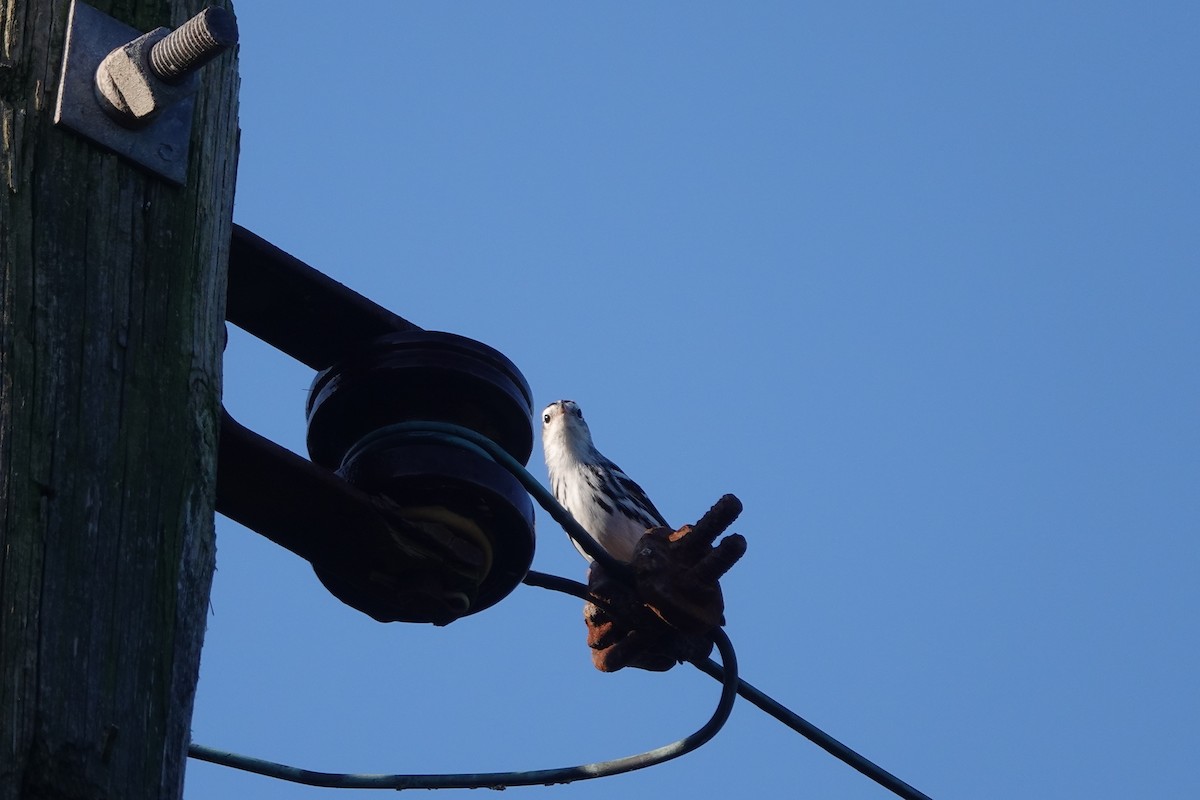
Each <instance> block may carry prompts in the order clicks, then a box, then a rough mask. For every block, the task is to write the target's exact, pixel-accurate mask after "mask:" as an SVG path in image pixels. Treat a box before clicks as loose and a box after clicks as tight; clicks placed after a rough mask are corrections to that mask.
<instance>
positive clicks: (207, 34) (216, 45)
mask: <svg viewBox="0 0 1200 800" xmlns="http://www.w3.org/2000/svg"><path fill="white" fill-rule="evenodd" d="M237 40H238V29H237V20H236V19H235V18H234V16H233V14H231V13H229V12H228V11H226V10H225V9H223V8H218V7H216V6H213V7H210V8H206V9H204V10H203V11H201V12H200V13H199V14H197V15H196V16H194V17H192V18H191V19H189V20H188V21H187V22H185V23H183V24H182V25H180V26H179V27H178V28H176V29H175V30H173V31H171V33H170V34H168V35H167V36H166V37H165V38H163V39H162V41H160V42H158V43H157V44H156V45H154V47H152V48H151V49H150V68H151V69H153V70H154V74H155V75H157V76H158V77H160V78H162V79H163V80H164V81H166V82H167V83H175V82H178V81H180V80H182V79H183V78H184V77H186V76H187V75H188V74H190V73H192V72H195V71H196V70H198V69H200V68H201V67H203V66H204V65H205V64H207V63H208V62H209V61H212V60H213V59H214V58H216V57H217V56H219V55H220V54H221V53H223V52H225V50H227V49H228V48H230V47H232V46H233V45H235V44H237Z"/></svg>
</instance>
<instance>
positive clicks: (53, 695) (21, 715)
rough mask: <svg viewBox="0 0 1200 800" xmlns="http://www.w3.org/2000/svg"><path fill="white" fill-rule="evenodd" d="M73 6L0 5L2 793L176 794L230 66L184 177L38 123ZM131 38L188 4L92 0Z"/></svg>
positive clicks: (217, 336) (223, 208) (187, 696)
mask: <svg viewBox="0 0 1200 800" xmlns="http://www.w3.org/2000/svg"><path fill="white" fill-rule="evenodd" d="M69 5H70V4H69V2H68V0H0V140H2V144H3V151H2V153H0V537H3V538H2V541H0V600H2V603H3V605H2V607H0V800H12V799H13V798H21V800H33V799H34V798H72V800H90V799H91V798H110V799H113V800H115V798H120V799H121V800H137V799H139V798H154V800H159V799H160V798H169V799H170V798H178V797H180V796H181V795H182V786H183V772H184V763H185V759H186V749H187V745H188V739H189V726H190V722H191V715H192V701H193V697H194V694H195V687H196V678H197V672H198V669H199V660H200V646H201V642H202V640H203V634H204V625H205V616H206V614H207V610H208V597H209V588H210V585H211V578H212V571H213V563H214V555H215V546H214V539H213V502H214V485H215V474H216V436H217V429H218V421H219V418H220V414H219V410H220V392H221V349H222V321H223V317H224V308H225V297H224V294H225V264H226V260H227V251H228V246H229V238H230V227H231V222H232V208H233V190H234V180H235V174H236V158H237V92H238V78H237V68H236V59H235V57H234V56H233V55H231V54H226V55H224V56H222V57H221V58H219V59H217V60H216V61H214V62H213V63H212V64H210V65H209V66H208V67H206V68H205V69H204V71H203V72H202V79H201V89H200V91H199V94H198V96H197V99H196V106H195V116H194V124H193V127H192V129H191V153H190V163H189V167H188V173H187V183H186V185H185V186H183V187H180V186H176V185H173V184H172V183H170V182H168V181H164V180H163V179H162V178H160V177H158V176H155V175H152V174H149V173H147V172H143V171H141V170H140V169H139V168H138V167H136V166H134V165H132V164H131V163H130V162H128V161H126V160H124V159H121V158H119V157H117V156H115V155H112V154H110V153H108V152H107V151H105V150H104V149H103V148H101V147H99V146H97V145H96V144H94V143H92V142H90V141H87V140H86V139H84V138H82V137H80V136H78V135H76V134H74V133H72V132H70V131H68V130H66V129H65V128H62V127H56V126H55V125H54V111H55V99H56V94H57V90H58V72H59V67H60V64H61V62H62V56H63V45H64V32H65V29H66V23H67V17H68V8H69ZM93 5H95V6H97V7H98V8H99V9H100V10H101V11H104V12H106V13H109V14H112V15H113V16H116V17H118V18H119V19H120V20H121V21H122V22H124V23H126V24H128V25H130V26H133V27H135V28H137V29H138V30H139V31H149V30H151V29H153V28H156V27H158V26H160V25H165V26H167V27H175V26H178V25H179V24H181V23H182V22H183V21H184V20H186V19H188V18H189V17H191V16H192V15H194V14H195V13H197V12H198V11H199V10H200V9H201V7H202V5H201V3H199V2H194V1H193V0H123V1H122V2H120V3H115V2H108V0H94V2H93Z"/></svg>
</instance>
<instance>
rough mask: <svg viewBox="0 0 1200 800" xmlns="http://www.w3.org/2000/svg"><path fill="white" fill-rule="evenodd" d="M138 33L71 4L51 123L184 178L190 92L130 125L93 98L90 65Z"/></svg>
mask: <svg viewBox="0 0 1200 800" xmlns="http://www.w3.org/2000/svg"><path fill="white" fill-rule="evenodd" d="M141 35H142V32H141V31H139V30H136V29H134V28H131V27H129V26H128V25H126V24H125V23H123V22H119V21H118V20H115V19H113V18H112V17H110V16H108V15H107V14H105V13H103V12H102V11H97V10H96V9H94V8H92V7H91V6H89V5H87V4H86V3H81V2H79V0H75V2H72V3H71V16H70V20H69V22H68V23H67V45H66V48H65V51H64V52H63V63H62V72H61V74H60V78H59V84H58V104H57V105H56V106H55V109H54V122H55V124H56V125H62V126H64V127H67V128H70V129H71V130H73V131H75V132H76V133H78V134H79V135H81V136H83V137H84V138H87V139H90V140H92V141H93V142H95V143H96V144H99V145H102V146H104V147H106V148H108V149H109V150H111V151H113V152H114V153H116V154H117V155H119V156H123V157H125V158H127V159H129V160H130V161H133V162H135V163H137V164H138V165H140V166H142V167H144V168H146V169H148V170H150V171H151V172H153V173H155V174H156V175H160V176H162V177H164V178H166V179H167V180H169V181H171V182H172V183H176V184H179V185H180V186H183V185H184V184H185V183H187V168H188V145H189V140H190V139H191V133H192V110H193V109H194V108H195V97H187V98H185V99H183V100H180V101H179V102H178V103H175V104H173V105H171V106H169V107H167V108H164V109H163V110H162V112H161V113H160V114H159V115H158V116H157V117H155V118H154V120H153V121H152V122H150V124H148V125H146V126H145V127H143V128H138V129H136V130H133V129H130V128H126V127H123V126H121V125H119V124H117V123H116V122H114V121H113V120H112V119H111V118H110V117H109V116H108V114H106V113H104V109H102V108H101V107H100V104H99V102H97V100H96V91H95V79H96V68H97V67H99V66H100V62H101V61H103V60H104V57H105V56H107V55H108V54H109V53H110V52H112V51H113V50H114V49H116V48H118V47H120V46H121V45H123V44H125V43H127V42H129V41H132V40H133V39H136V38H137V37H139V36H141Z"/></svg>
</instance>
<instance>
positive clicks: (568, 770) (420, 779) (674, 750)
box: [188, 573, 738, 789]
mask: <svg viewBox="0 0 1200 800" xmlns="http://www.w3.org/2000/svg"><path fill="white" fill-rule="evenodd" d="M538 574H540V573H538ZM545 577H548V578H554V577H555V576H552V575H551V576H545ZM561 580H564V581H565V580H566V579H565V578H564V579H561ZM534 585H538V584H534ZM547 588H551V587H549V586H547ZM569 593H570V594H575V592H574V591H571V592H569ZM713 641H714V642H715V644H716V645H717V649H718V650H719V651H720V653H721V661H722V663H723V666H724V671H725V676H726V677H725V679H724V681H723V682H722V684H721V699H720V700H719V701H718V703H717V707H716V709H715V710H714V711H713V714H712V716H711V717H709V719H708V721H707V722H705V723H704V725H703V726H701V727H700V728H699V729H698V730H697V731H696V732H695V733H693V734H690V735H688V736H685V737H684V738H682V739H680V740H678V741H676V742H672V743H671V744H668V745H665V746H663V747H659V748H656V749H654V750H650V751H648V752H645V753H639V754H637V755H632V756H625V757H624V758H617V759H613V760H612V761H598V762H595V763H592V764H580V765H578V766H572V767H558V768H555V769H539V770H531V771H524V772H476V773H469V772H468V773H458V774H446V775H371V774H352V773H337V772H314V771H312V770H307V769H300V768H299V767H292V766H288V765H286V764H278V763H275V762H273V761H265V760H263V759H261V758H252V757H250V756H244V755H240V754H238V753H230V752H227V751H224V750H216V749H214V748H211V747H205V746H203V745H199V744H192V745H190V746H189V747H188V755H189V756H191V757H192V758H195V759H199V760H201V761H208V762H210V763H213V764H221V765H223V766H226V767H233V768H235V769H240V770H245V771H246V772H254V773H257V774H258V775H265V776H267V777H269V778H278V779H279V780H284V781H291V782H292V783H303V784H307V785H308V786H322V787H327V788H333V789H483V788H490V789H503V788H505V787H508V786H534V785H538V784H545V785H549V784H555V783H570V782H572V781H580V780H590V779H592V778H605V777H608V776H609V775H619V774H621V773H622V772H632V771H634V770H638V769H645V768H646V767H652V766H655V765H657V764H661V763H663V762H664V761H670V760H671V759H673V758H679V757H680V756H682V755H686V754H688V753H690V752H692V751H693V750H695V749H696V748H697V747H700V746H701V745H702V744H704V743H705V742H707V741H709V740H710V739H712V738H713V737H714V736H716V735H717V731H719V730H721V727H722V726H723V725H724V724H725V721H726V720H728V719H729V714H730V712H731V711H732V710H733V703H734V701H735V700H737V683H738V678H737V655H736V654H735V653H734V651H733V644H732V643H731V642H730V641H729V637H728V636H726V635H725V633H724V631H721V630H720V629H717V630H716V631H715V632H714V636H713Z"/></svg>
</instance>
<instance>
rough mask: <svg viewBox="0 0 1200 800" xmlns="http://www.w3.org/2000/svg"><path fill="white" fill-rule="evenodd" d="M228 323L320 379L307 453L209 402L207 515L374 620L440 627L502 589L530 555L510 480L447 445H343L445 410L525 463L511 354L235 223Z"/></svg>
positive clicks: (521, 393)
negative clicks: (432, 326)
mask: <svg viewBox="0 0 1200 800" xmlns="http://www.w3.org/2000/svg"><path fill="white" fill-rule="evenodd" d="M226 320H227V321H228V322H231V323H233V324H234V325H237V326H238V327H239V328H242V329H243V330H245V331H246V332H247V333H249V334H251V335H253V336H255V337H257V338H258V339H260V340H262V341H264V342H266V343H267V344H270V345H271V346H273V347H275V348H276V349H278V350H280V351H282V352H283V353H286V354H287V355H289V356H291V357H293V358H295V359H296V360H298V361H300V362H301V363H303V364H305V365H307V366H309V367H311V368H313V369H314V370H317V371H318V375H317V378H316V380H315V381H314V385H313V391H312V392H311V393H310V397H309V401H308V418H309V426H308V445H309V447H308V449H309V453H310V455H311V457H312V460H311V461H310V460H308V459H305V458H302V457H300V456H298V455H296V454H294V453H292V452H290V451H289V450H287V449H285V448H283V447H280V446H279V445H277V444H275V443H274V442H271V441H270V440H268V439H266V438H264V437H262V436H259V435H258V434H256V433H254V432H253V431H251V430H248V429H247V428H245V427H243V426H242V425H240V424H238V423H237V422H236V421H235V420H234V419H233V417H232V416H231V415H230V414H229V412H228V411H226V410H225V409H222V419H221V432H220V437H221V438H220V445H219V449H218V470H217V510H218V511H219V512H220V513H222V514H224V515H225V516H227V517H230V518H231V519H234V520H236V521H238V522H241V523H242V524H244V525H246V526H247V527H249V528H251V529H252V530H255V531H257V532H258V533H260V534H262V535H264V536H266V537H267V538H269V539H270V540H271V541H273V542H275V543H276V544H279V545H281V546H282V547H285V548H287V549H288V550H291V551H292V552H294V553H296V554H297V555H299V556H301V557H302V558H305V559H306V560H308V561H309V562H311V563H312V565H313V569H314V571H315V572H316V574H317V577H318V578H319V579H320V580H321V582H322V583H323V584H324V585H325V587H326V588H327V589H329V591H330V592H331V593H332V594H334V595H335V596H336V597H337V598H338V599H340V600H342V601H343V602H345V603H346V604H348V605H350V606H352V607H354V608H356V609H358V610H360V611H362V612H364V613H366V614H368V615H370V616H372V617H374V618H375V619H377V620H379V621H381V622H390V621H406V622H432V623H434V624H439V625H444V624H448V623H449V622H452V621H454V620H455V619H458V618H459V617H461V616H464V615H465V614H469V613H474V612H476V611H480V610H482V609H484V608H486V607H488V606H489V605H492V604H493V603H495V602H498V601H499V600H500V599H502V598H503V597H505V596H506V595H507V594H508V593H509V592H510V591H512V589H513V588H515V586H516V585H517V584H518V583H519V582H520V580H521V578H523V577H524V575H525V572H526V571H527V570H528V568H529V564H530V561H531V560H532V557H533V546H534V544H533V510H532V504H531V501H530V499H529V497H528V496H527V495H526V494H525V493H524V492H523V491H522V490H521V487H520V485H519V483H518V482H517V481H516V480H515V479H514V478H512V477H511V475H509V474H508V473H506V472H504V470H502V469H500V468H499V467H497V466H496V465H494V464H492V463H491V462H490V461H488V460H487V458H486V457H482V456H478V455H475V454H471V453H464V452H463V451H462V450H461V449H457V448H454V447H447V446H445V445H438V444H428V443H427V444H424V445H417V444H414V443H412V442H406V441H383V442H380V443H378V444H377V446H375V447H374V448H373V449H371V450H370V452H366V451H364V450H363V448H359V447H355V443H356V442H358V441H359V440H360V439H362V437H364V436H367V435H369V434H370V433H371V432H372V431H374V430H376V429H378V428H380V427H383V426H386V425H389V424H391V423H394V422H396V421H398V419H399V420H403V419H435V420H436V419H443V420H444V421H447V422H453V423H459V424H465V425H468V426H471V427H472V428H473V429H474V430H477V431H479V432H480V433H482V434H483V435H485V436H489V437H491V438H493V439H495V440H497V441H500V442H501V443H503V444H504V445H505V446H506V447H507V448H508V450H509V451H510V452H511V453H512V454H513V455H514V457H516V458H519V459H522V463H524V459H527V458H528V456H529V448H530V447H531V446H532V429H531V423H530V417H531V414H532V409H531V407H530V406H531V403H532V397H531V394H530V392H529V387H528V384H527V383H526V382H525V379H524V378H523V377H522V376H521V374H520V372H519V370H518V369H517V368H516V366H515V365H513V364H512V363H511V362H510V361H508V359H506V358H505V357H504V356H503V355H502V354H500V353H497V352H496V351H494V350H492V349H491V348H489V347H487V345H484V344H482V343H480V342H474V341H472V340H469V339H465V338H464V337H459V336H455V335H453V334H446V333H438V332H432V331H424V330H423V329H421V328H419V327H418V326H416V325H414V324H413V323H411V322H409V321H408V320H406V319H404V318H403V317H400V316H398V315H396V314H394V313H392V312H391V311H388V310H387V309H386V308H383V307H382V306H380V305H378V304H376V303H374V302H372V301H371V300H368V299H367V298H366V297H363V296H362V295H360V294H358V293H357V292H354V291H352V290H351V289H349V288H347V287H346V286H344V285H342V284H341V283H338V282H337V281H335V280H333V279H332V278H330V277H328V276H327V275H324V274H322V273H321V272H319V271H317V270H315V269H313V268H312V267H310V266H309V265H307V264H305V263H304V262H303V261H301V260H300V259H298V258H295V257H294V256H291V255H289V254H288V253H286V252H284V251H283V250H281V249H279V248H278V247H276V246H274V245H273V244H271V243H270V242H267V241H266V240H264V239H262V238H261V237H259V236H256V235H255V234H253V233H251V232H250V231H248V230H246V229H245V228H243V227H240V226H237V225H235V226H234V229H233V235H232V239H231V241H230V256H229V274H228V288H227V304H226ZM352 454H353V455H352Z"/></svg>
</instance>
